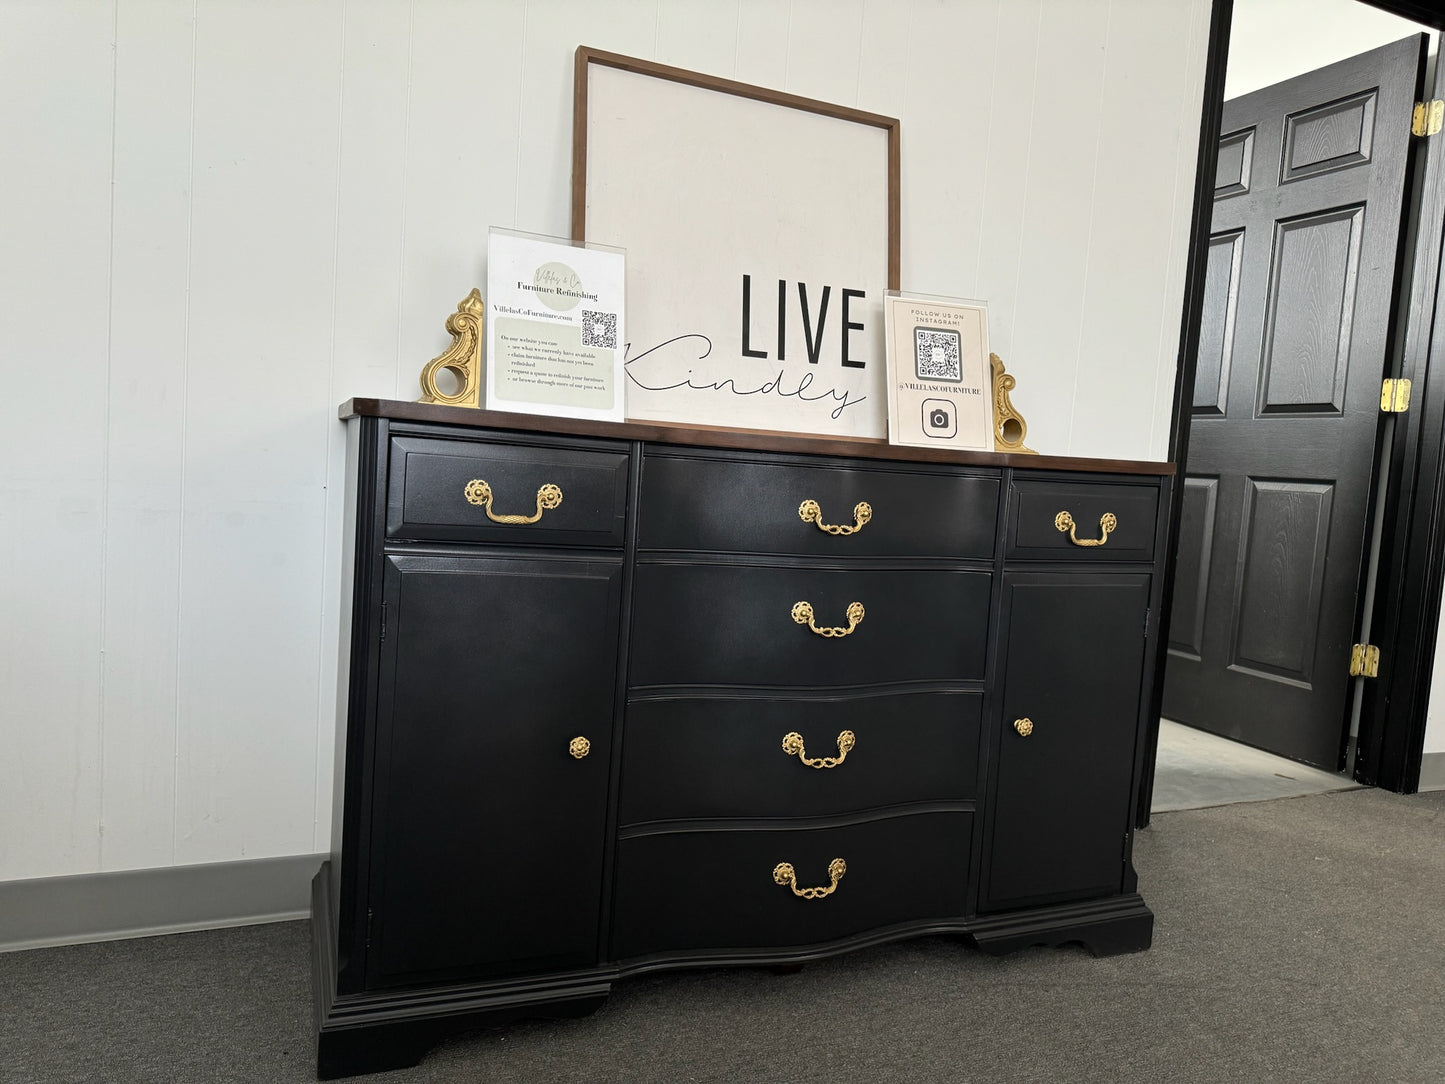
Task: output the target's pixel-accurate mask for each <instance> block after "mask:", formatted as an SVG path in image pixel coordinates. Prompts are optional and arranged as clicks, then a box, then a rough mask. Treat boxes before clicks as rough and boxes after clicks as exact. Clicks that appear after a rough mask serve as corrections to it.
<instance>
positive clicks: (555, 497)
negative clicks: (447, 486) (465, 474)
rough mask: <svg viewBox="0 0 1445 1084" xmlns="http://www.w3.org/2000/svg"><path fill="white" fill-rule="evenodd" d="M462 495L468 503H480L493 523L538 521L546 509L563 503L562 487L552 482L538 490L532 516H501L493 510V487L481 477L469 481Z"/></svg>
mask: <svg viewBox="0 0 1445 1084" xmlns="http://www.w3.org/2000/svg"><path fill="white" fill-rule="evenodd" d="M462 496H464V497H466V499H467V503H468V504H476V505H480V506H481V507H482V508H483V509H484V510H485V511H486V513H487V518H488V519H489V520H491V521H492V522H493V523H536V522H537V521H538V520H539V519H541V518H542V513H543V512H544V511H546V510H547V509H549V508H556V507H557V506H558V505H559V504H561V503H562V489H561V487H560V486H554V485H553V484H552V483H551V482H548V483H547V484H546V485H544V486H543V487H542V488H541V489H539V490H537V511H536V512H534V513H533V514H532V515H530V516H499V515H497V513H495V512H493V511H492V487H491V486H489V485H488V484H487V483H486V482H484V481H482V480H481V479H480V478H473V479H472V480H471V481H470V482H468V483H467V488H466V489H464V490H462Z"/></svg>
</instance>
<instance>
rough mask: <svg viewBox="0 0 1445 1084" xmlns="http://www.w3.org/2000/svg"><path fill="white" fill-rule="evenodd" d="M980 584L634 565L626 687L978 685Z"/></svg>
mask: <svg viewBox="0 0 1445 1084" xmlns="http://www.w3.org/2000/svg"><path fill="white" fill-rule="evenodd" d="M990 579H991V577H990V575H989V573H987V572H978V571H967V570H958V569H909V568H895V569H886V568H877V567H869V568H866V569H853V568H849V569H841V568H816V567H812V566H797V567H777V566H773V565H750V564H732V563H718V564H693V563H689V562H681V561H679V562H671V561H657V562H652V561H639V562H638V564H637V576H636V589H635V592H634V602H633V619H632V660H633V661H632V673H631V684H632V685H633V686H648V685H773V686H776V685H803V686H838V685H841V686H850V685H851V686H856V685H868V684H873V683H881V682H896V681H958V680H965V681H966V680H976V679H981V678H982V677H983V673H984V651H985V645H986V643H987V639H988V613H989V588H990ZM800 603H806V604H807V609H806V610H805V609H803V608H802V607H800V605H799V604H800ZM855 603H856V604H858V606H857V607H854V604H855ZM850 608H852V609H851V611H850ZM860 608H861V609H860ZM850 612H851V616H850ZM855 618H856V620H855ZM810 622H811V624H810ZM849 628H851V630H852V631H847V630H848V629H849Z"/></svg>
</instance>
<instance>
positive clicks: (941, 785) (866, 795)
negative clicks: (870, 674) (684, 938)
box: [619, 692, 983, 826]
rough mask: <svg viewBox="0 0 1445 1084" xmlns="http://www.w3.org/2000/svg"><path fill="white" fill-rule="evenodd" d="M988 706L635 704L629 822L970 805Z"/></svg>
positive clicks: (726, 701) (869, 701) (976, 700)
mask: <svg viewBox="0 0 1445 1084" xmlns="http://www.w3.org/2000/svg"><path fill="white" fill-rule="evenodd" d="M982 702H983V694H982V693H980V692H932V693H895V694H891V695H886V696H854V697H847V698H829V699H819V700H798V699H792V700H780V699H767V700H760V699H756V698H736V699H735V698H722V697H717V698H708V699H703V698H696V697H686V698H667V699H662V700H639V701H633V702H632V703H631V704H629V705H628V707H627V723H626V726H627V739H626V741H625V743H624V745H623V751H622V787H621V797H620V799H619V800H620V803H621V809H620V814H619V822H620V823H621V824H622V825H624V826H625V825H631V824H640V823H644V822H648V821H663V820H684V819H690V818H698V819H701V818H707V817H802V816H808V817H811V816H826V815H832V814H841V813H853V812H861V811H863V810H867V809H877V808H880V807H883V806H890V805H902V804H904V803H906V802H922V801H927V802H938V801H961V800H967V799H970V798H972V797H973V796H974V793H975V792H976V790H977V775H978V736H979V717H980V713H981V710H982ZM790 736H792V738H793V739H795V740H793V741H789V740H788V739H789V737H790ZM809 762H811V763H809Z"/></svg>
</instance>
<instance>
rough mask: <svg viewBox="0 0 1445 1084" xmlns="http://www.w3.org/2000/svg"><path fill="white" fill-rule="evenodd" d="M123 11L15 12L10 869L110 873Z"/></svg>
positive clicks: (8, 23)
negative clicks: (105, 645)
mask: <svg viewBox="0 0 1445 1084" xmlns="http://www.w3.org/2000/svg"><path fill="white" fill-rule="evenodd" d="M114 25H115V12H114V9H113V7H112V5H110V4H99V3H91V2H87V0H68V2H63V0H57V2H55V3H49V4H18V5H17V4H6V5H3V6H0V103H3V104H0V147H3V148H4V150H3V152H0V193H3V198H0V252H3V253H4V258H3V259H0V329H3V353H0V359H3V360H0V364H3V365H4V366H5V370H6V376H7V379H6V381H5V389H6V390H5V393H4V394H3V395H0V745H3V748H4V753H3V755H0V876H5V877H38V876H47V875H53V874H60V873H68V872H71V871H91V870H95V869H97V868H98V866H99V860H100V844H99V831H98V826H99V823H100V785H99V784H100V757H101V744H100V731H101V719H100V715H101V673H100V641H101V607H100V598H101V594H102V582H103V579H102V567H103V559H104V548H103V547H104V515H105V498H104V493H105V446H106V425H107V414H108V411H107V402H106V388H107V380H108V374H107V367H108V361H109V310H110V296H109V295H110V216H111V191H110V178H111V151H112V138H111V135H112V127H111V123H112V115H113V111H114V78H115V64H114V55H113V53H112V49H111V41H112V35H113V32H114Z"/></svg>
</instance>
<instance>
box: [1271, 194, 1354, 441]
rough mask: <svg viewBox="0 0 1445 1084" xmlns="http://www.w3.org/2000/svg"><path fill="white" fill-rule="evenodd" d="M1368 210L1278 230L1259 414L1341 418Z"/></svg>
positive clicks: (1344, 211) (1317, 217)
mask: <svg viewBox="0 0 1445 1084" xmlns="http://www.w3.org/2000/svg"><path fill="white" fill-rule="evenodd" d="M1364 218H1365V209H1364V207H1362V206H1354V207H1343V208H1340V209H1338V210H1331V211H1326V212H1324V213H1322V214H1311V215H1305V216H1303V217H1300V218H1296V219H1293V220H1290V221H1284V222H1276V223H1275V236H1274V252H1273V259H1272V261H1271V265H1270V275H1269V287H1268V292H1267V294H1266V305H1267V310H1266V311H1267V315H1266V316H1265V333H1264V334H1265V339H1264V342H1265V346H1264V357H1263V360H1262V362H1261V365H1260V392H1259V406H1258V411H1257V412H1258V413H1259V414H1260V415H1266V414H1305V413H1309V414H1341V413H1343V411H1344V399H1345V375H1346V367H1347V366H1348V364H1349V359H1350V329H1351V327H1352V325H1353V322H1354V313H1355V300H1356V298H1355V294H1356V289H1355V287H1356V284H1357V283H1358V281H1359V267H1360V238H1361V233H1362V230H1361V226H1362V225H1363V223H1364Z"/></svg>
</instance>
